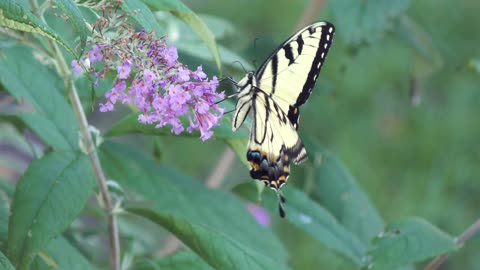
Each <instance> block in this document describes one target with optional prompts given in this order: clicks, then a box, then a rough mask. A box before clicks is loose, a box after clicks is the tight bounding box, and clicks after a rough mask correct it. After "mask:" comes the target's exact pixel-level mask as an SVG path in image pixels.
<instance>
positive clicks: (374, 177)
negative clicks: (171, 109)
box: [165, 0, 480, 269]
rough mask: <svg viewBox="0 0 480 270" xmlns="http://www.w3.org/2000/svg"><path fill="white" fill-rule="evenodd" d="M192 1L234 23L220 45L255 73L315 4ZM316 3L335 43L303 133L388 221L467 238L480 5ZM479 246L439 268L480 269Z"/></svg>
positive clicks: (476, 212) (297, 246)
mask: <svg viewBox="0 0 480 270" xmlns="http://www.w3.org/2000/svg"><path fill="white" fill-rule="evenodd" d="M186 3H187V5H189V7H190V8H192V9H193V10H195V11H196V12H198V13H200V14H208V15H210V16H216V17H220V18H222V19H223V20H226V21H228V22H230V23H231V25H233V28H232V29H228V31H227V34H226V35H225V36H224V37H223V38H222V39H221V40H220V41H219V42H220V44H222V45H224V46H225V47H228V48H229V49H231V50H233V51H235V52H237V53H238V54H239V55H241V56H242V57H243V58H244V59H245V60H244V61H247V62H248V61H250V63H251V61H252V60H256V65H257V66H259V65H260V64H261V62H262V61H263V59H265V58H266V57H267V56H268V55H269V54H270V52H271V51H272V50H273V49H274V48H275V47H276V46H278V44H280V42H282V41H283V40H284V39H286V38H287V37H288V36H289V35H290V34H291V33H293V31H295V30H296V27H297V25H298V23H299V21H301V20H302V18H303V17H305V16H308V15H306V14H305V13H306V10H308V9H309V5H310V4H311V3H310V2H309V1H288V0H280V1H277V0H276V1H253V0H249V1H208V2H203V1H201V2H200V1H186ZM318 6H320V8H319V9H318V10H317V11H318V12H317V15H316V16H315V17H314V19H313V20H328V21H331V22H332V23H334V24H335V25H336V36H335V39H334V44H333V46H332V49H331V51H330V54H329V56H328V57H327V60H326V64H325V67H324V69H323V71H322V73H321V75H320V79H319V82H318V84H317V89H316V91H315V92H314V93H313V94H312V96H311V98H310V100H309V102H308V103H307V104H306V105H305V106H304V107H303V108H302V115H301V122H300V132H301V133H308V134H309V135H311V136H312V137H315V138H316V139H317V141H319V142H321V143H322V144H324V145H325V146H326V147H327V148H328V149H330V151H331V152H333V153H334V154H335V155H336V156H337V157H338V158H339V159H341V160H342V161H343V162H344V164H345V165H346V167H347V168H348V169H349V170H350V172H351V173H352V174H353V175H354V176H355V178H356V179H357V180H358V182H359V184H360V185H361V186H362V187H363V188H364V190H365V191H366V193H367V194H368V195H369V196H370V198H371V200H372V202H373V203H374V205H376V206H377V208H378V209H379V211H380V213H381V215H382V216H383V217H384V219H385V221H386V222H387V223H389V222H392V221H395V220H397V219H400V218H402V217H407V216H421V217H424V218H426V219H428V220H429V221H430V222H432V223H433V224H435V225H437V226H438V227H440V228H441V229H442V230H445V231H446V232H448V233H450V234H452V235H459V234H460V233H461V232H463V231H464V230H465V229H466V228H467V227H468V226H469V225H470V224H472V223H473V222H474V221H475V220H476V219H477V218H478V217H479V216H480V196H478V194H480V181H479V179H478V175H480V166H479V165H478V164H479V160H480V143H479V138H480V125H479V124H478V120H477V118H476V116H477V115H479V114H480V106H478V103H479V101H480V73H479V71H480V70H479V68H480V65H479V63H480V46H479V45H480V33H479V31H478V27H479V26H480V16H478V15H479V12H480V1H477V0H463V1H445V0H419V1H404V0H396V1H368V2H367V1H348V0H337V1H335V0H333V1H327V2H326V3H324V5H322V4H321V3H320V5H318ZM311 21H312V20H311ZM207 22H208V21H207ZM210 26H211V27H212V30H213V31H214V32H215V25H210ZM255 39H257V40H256V41H255V45H254V40H255ZM194 63H198V62H194ZM244 64H245V62H244ZM247 64H248V63H247ZM212 67H213V66H212ZM211 72H215V70H214V69H213V68H212V69H211ZM229 72H232V73H229ZM224 73H225V74H224V75H225V76H229V75H234V76H235V77H236V78H237V79H240V77H241V76H242V73H233V71H229V70H228V69H226V70H224ZM210 74H213V73H210ZM173 143H174V140H172V144H173ZM177 143H178V142H177ZM168 144H169V147H171V149H172V152H175V153H176V154H175V155H171V154H170V153H169V154H167V153H165V158H166V159H170V158H169V157H168V156H171V157H174V158H173V159H175V160H177V159H181V156H182V155H185V153H187V152H188V151H189V150H187V149H191V147H198V148H201V150H202V151H209V149H211V147H215V149H217V148H216V147H217V146H219V145H220V144H218V145H217V144H216V143H215V142H209V143H206V144H204V145H198V144H196V143H192V144H191V145H190V144H189V145H188V146H184V147H185V148H184V149H185V150H182V151H173V150H174V149H178V148H177V147H176V146H173V145H172V144H170V142H169V143H168ZM179 144H180V143H179ZM175 145H176V144H175ZM199 150H200V149H199ZM220 156H221V149H218V154H215V155H212V159H211V160H204V159H203V157H199V158H198V163H196V166H198V167H197V168H192V165H191V163H190V160H188V164H187V163H185V164H184V166H185V169H186V170H191V172H192V173H197V172H198V170H203V173H204V174H207V173H208V171H209V168H211V167H212V166H213V165H212V164H215V163H214V162H216V158H217V157H220ZM167 157H168V158H167ZM173 159H172V160H173ZM185 161H186V162H187V159H185ZM238 164H240V163H239V162H238ZM302 175H303V174H302V168H301V166H300V167H299V168H298V170H296V171H295V173H294V175H293V176H292V177H291V178H290V182H289V185H292V184H293V185H296V186H298V187H300V188H302V187H303V185H304V183H303V181H302ZM239 176H240V177H239ZM245 179H248V172H247V171H246V170H245V169H244V168H243V167H242V166H240V165H239V166H236V168H235V171H234V172H233V173H231V174H229V175H228V177H227V178H226V179H225V185H227V186H230V185H233V184H232V182H235V181H237V180H239V181H244V180H245ZM287 188H288V187H287ZM280 229H281V230H285V234H287V235H288V234H289V233H292V230H291V228H284V227H282V228H280ZM288 239H290V240H288ZM299 239H301V240H302V241H300V240H299ZM286 241H287V243H286V246H287V247H289V248H291V250H294V251H293V253H292V258H291V259H292V260H293V261H294V263H293V265H295V266H296V267H297V268H298V269H316V268H315V265H324V263H325V262H324V261H325V259H326V258H325V257H322V256H319V255H318V254H319V251H320V247H318V246H316V244H315V243H310V241H308V239H307V237H302V235H300V236H299V238H298V237H297V236H291V237H288V238H287V240H286ZM478 250H480V237H478V236H477V237H473V238H472V239H471V240H470V241H469V242H468V243H467V244H466V246H465V248H463V249H461V250H460V251H459V252H458V253H457V254H454V255H453V256H452V257H451V258H450V259H449V260H448V261H447V262H446V263H445V264H444V266H443V267H442V268H441V269H480V256H478ZM419 267H420V266H419Z"/></svg>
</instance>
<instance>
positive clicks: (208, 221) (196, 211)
mask: <svg viewBox="0 0 480 270" xmlns="http://www.w3.org/2000/svg"><path fill="white" fill-rule="evenodd" d="M101 153H102V155H101V156H102V164H103V165H104V167H105V169H106V172H107V175H108V177H109V178H110V179H114V180H115V181H117V182H119V183H120V184H121V185H123V186H124V187H125V189H126V190H127V191H130V192H134V194H135V195H134V197H136V198H138V199H139V200H140V202H143V203H142V204H141V205H143V206H142V207H140V206H139V205H138V203H137V204H134V203H130V205H126V206H125V207H126V209H127V210H130V211H134V212H135V213H138V214H141V215H144V216H146V217H147V218H149V219H152V220H153V221H154V222H157V223H158V224H160V225H162V226H163V227H165V228H167V229H168V230H170V231H171V232H172V233H174V234H175V235H176V236H177V237H179V238H180V239H181V240H182V241H184V243H185V244H186V245H188V246H189V247H190V248H192V249H193V250H194V251H195V252H196V253H197V254H198V255H200V256H201V257H202V258H203V259H204V260H205V261H207V262H208V263H209V264H210V265H212V266H214V267H216V268H218V269H242V268H240V267H241V266H245V264H248V263H251V265H252V268H248V269H257V268H258V267H260V266H261V265H270V266H271V267H265V269H283V268H284V266H283V265H284V263H285V260H286V251H285V250H284V248H283V247H282V244H281V243H280V242H279V241H278V239H277V238H276V237H275V236H274V235H273V233H272V232H271V231H270V230H267V229H266V228H263V227H261V226H260V225H259V224H258V223H257V222H256V221H255V219H254V218H253V217H252V216H251V215H250V214H249V212H248V211H247V210H246V206H245V204H243V203H242V202H240V201H239V200H238V199H237V198H236V197H235V196H232V195H231V194H229V193H225V192H223V191H220V190H210V189H208V188H206V187H205V186H204V185H203V184H201V183H199V182H198V181H197V180H194V179H190V178H188V177H186V176H183V175H181V174H179V173H177V172H175V171H174V170H172V169H171V168H168V167H159V166H156V165H155V164H154V162H153V161H152V160H150V159H145V157H143V156H142V155H141V154H140V153H138V152H135V151H134V150H132V149H127V148H125V146H123V145H112V144H106V143H105V144H103V145H102V148H101ZM145 205H147V206H148V207H149V208H145ZM245 269H247V268H245Z"/></svg>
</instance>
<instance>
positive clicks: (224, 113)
mask: <svg viewBox="0 0 480 270" xmlns="http://www.w3.org/2000/svg"><path fill="white" fill-rule="evenodd" d="M233 111H235V109H233V110H230V111H228V112H224V113H223V115H225V114H227V113H231V112H233Z"/></svg>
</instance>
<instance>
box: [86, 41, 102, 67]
mask: <svg viewBox="0 0 480 270" xmlns="http://www.w3.org/2000/svg"><path fill="white" fill-rule="evenodd" d="M88 58H89V59H90V63H94V62H97V61H102V59H103V54H102V46H100V45H97V46H95V47H93V48H92V49H91V50H90V52H89V53H88Z"/></svg>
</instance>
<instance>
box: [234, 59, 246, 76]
mask: <svg viewBox="0 0 480 270" xmlns="http://www.w3.org/2000/svg"><path fill="white" fill-rule="evenodd" d="M233 64H239V65H240V66H241V67H242V69H243V71H244V72H245V73H248V71H247V70H246V69H245V67H244V66H243V64H242V63H240V61H233Z"/></svg>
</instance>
